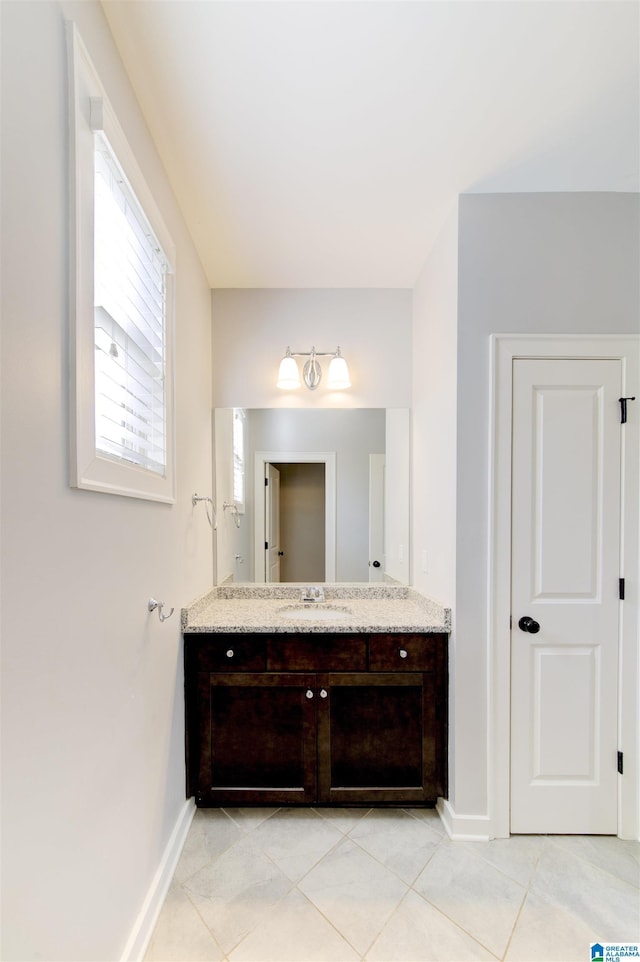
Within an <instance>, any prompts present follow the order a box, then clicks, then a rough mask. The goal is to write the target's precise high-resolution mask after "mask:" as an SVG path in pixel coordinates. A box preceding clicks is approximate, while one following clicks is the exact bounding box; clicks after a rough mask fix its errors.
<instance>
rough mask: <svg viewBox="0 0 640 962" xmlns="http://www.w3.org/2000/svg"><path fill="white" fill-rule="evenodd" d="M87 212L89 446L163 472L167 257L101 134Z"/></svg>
mask: <svg viewBox="0 0 640 962" xmlns="http://www.w3.org/2000/svg"><path fill="white" fill-rule="evenodd" d="M94 217H95V219H94V233H95V237H94V243H95V247H94V272H95V273H94V324H95V425H96V450H97V451H99V452H100V453H101V454H102V455H106V456H108V457H109V458H113V459H115V460H118V461H126V462H129V463H132V464H134V465H136V466H138V467H140V468H144V469H145V470H147V471H151V472H153V473H155V474H158V475H161V476H164V475H165V474H166V471H167V398H166V390H165V386H166V385H165V378H166V347H167V324H166V319H167V282H166V281H167V273H168V271H169V262H168V259H167V257H166V255H165V253H164V251H163V250H162V247H161V245H160V243H159V241H158V239H157V237H156V236H155V234H154V232H153V230H152V228H151V226H150V224H149V222H148V220H147V218H146V216H145V214H144V212H143V210H142V208H141V206H140V204H139V203H138V200H137V198H136V196H135V194H134V193H133V190H132V189H131V187H130V186H129V184H128V181H127V178H126V177H125V175H124V172H123V171H122V168H121V167H120V165H119V163H118V161H117V159H116V157H115V154H114V152H113V150H112V149H111V146H110V144H109V142H108V140H107V139H106V137H105V136H104V134H103V133H102V132H97V133H96V134H95V198H94Z"/></svg>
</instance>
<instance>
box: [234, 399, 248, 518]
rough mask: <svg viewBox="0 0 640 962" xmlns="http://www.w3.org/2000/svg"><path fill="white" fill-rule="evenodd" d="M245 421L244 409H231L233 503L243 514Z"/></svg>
mask: <svg viewBox="0 0 640 962" xmlns="http://www.w3.org/2000/svg"><path fill="white" fill-rule="evenodd" d="M245 420H246V412H245V410H244V408H234V409H233V503H234V505H235V507H236V509H237V510H238V511H239V512H240V513H241V514H244V500H245V493H244V492H245V470H246V453H245Z"/></svg>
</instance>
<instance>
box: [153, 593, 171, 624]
mask: <svg viewBox="0 0 640 962" xmlns="http://www.w3.org/2000/svg"><path fill="white" fill-rule="evenodd" d="M147 608H148V609H149V611H155V610H156V608H157V609H158V618H159V619H160V621H166V620H167V618H170V617H171V615H172V614H173V612H174V609H173V608H172V609H171V611H170V612H169V614H168V615H165V613H164V611H163V608H164V601H156V599H155V598H149V604H148V605H147Z"/></svg>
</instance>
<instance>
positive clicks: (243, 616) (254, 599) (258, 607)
mask: <svg viewBox="0 0 640 962" xmlns="http://www.w3.org/2000/svg"><path fill="white" fill-rule="evenodd" d="M303 587H304V586H303V585H292V584H287V585H284V584H280V585H249V584H235V585H227V586H222V587H219V588H212V589H211V590H210V591H208V592H206V594H204V595H202V596H201V597H200V598H197V599H196V600H195V601H194V602H192V604H191V605H189V606H188V607H187V608H183V609H182V613H181V617H182V629H183V631H190V632H202V633H207V632H209V633H217V632H221V633H226V632H246V631H250V632H269V633H275V632H292V631H295V632H296V633H300V632H336V631H339V632H354V633H355V632H371V631H385V632H389V631H393V632H404V633H410V632H444V633H448V632H449V631H450V630H451V609H450V608H445V607H443V606H442V605H441V604H439V603H438V602H436V601H433V600H431V599H430V598H426V597H425V596H424V595H421V594H419V593H418V592H417V591H414V590H413V589H412V588H407V587H404V586H396V585H385V584H380V585H342V584H341V585H323V586H322V587H323V588H324V593H325V601H324V602H313V603H311V604H303V603H302V602H301V592H302V588H303ZM320 609H328V610H329V611H331V612H332V613H335V617H332V619H331V620H329V621H326V620H321V619H322V614H321V612H320V614H318V617H317V618H316V617H314V615H315V612H316V611H319V610H320ZM287 611H288V614H286V613H285V612H287Z"/></svg>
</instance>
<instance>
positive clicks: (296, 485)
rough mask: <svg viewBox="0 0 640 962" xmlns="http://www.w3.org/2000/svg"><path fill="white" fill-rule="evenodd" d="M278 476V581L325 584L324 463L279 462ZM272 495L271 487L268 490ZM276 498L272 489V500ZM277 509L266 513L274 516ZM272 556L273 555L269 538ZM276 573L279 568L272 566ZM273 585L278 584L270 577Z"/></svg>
mask: <svg viewBox="0 0 640 962" xmlns="http://www.w3.org/2000/svg"><path fill="white" fill-rule="evenodd" d="M269 467H273V468H275V469H276V470H277V472H278V474H279V485H278V488H279V511H278V514H279V518H280V525H279V544H278V550H279V562H280V564H279V580H280V581H281V582H300V581H303V582H309V583H317V582H324V581H325V580H326V563H325V500H326V494H325V483H326V477H325V465H324V464H323V463H322V462H310V461H307V462H301V463H298V462H286V463H283V462H278V463H274V464H272V465H269ZM266 490H267V491H269V487H267V488H266ZM275 495H276V489H275V488H274V487H272V488H271V494H270V499H271V500H273V498H274V497H275ZM275 510H276V509H275V506H274V505H273V504H272V505H271V507H270V509H269V510H267V511H265V517H267V518H268V517H269V516H273V514H274V513H275ZM265 543H267V544H269V549H268V551H269V554H270V555H271V554H272V553H273V549H272V547H271V543H270V541H269V539H268V538H266V539H265ZM270 571H271V572H273V573H275V571H276V566H274V565H273V564H271V565H270ZM270 580H271V581H274V580H276V578H275V577H273V576H271V577H270Z"/></svg>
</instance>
